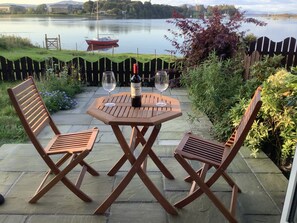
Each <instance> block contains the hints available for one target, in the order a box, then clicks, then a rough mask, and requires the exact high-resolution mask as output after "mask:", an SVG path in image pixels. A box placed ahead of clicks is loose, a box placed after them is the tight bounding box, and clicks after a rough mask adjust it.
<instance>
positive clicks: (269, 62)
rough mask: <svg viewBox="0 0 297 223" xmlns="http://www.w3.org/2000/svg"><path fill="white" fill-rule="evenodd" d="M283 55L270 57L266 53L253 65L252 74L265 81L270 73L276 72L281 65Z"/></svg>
mask: <svg viewBox="0 0 297 223" xmlns="http://www.w3.org/2000/svg"><path fill="white" fill-rule="evenodd" d="M283 58H284V57H283V56H282V55H274V56H273V57H270V56H269V55H265V56H264V58H262V60H260V61H258V62H256V63H255V64H254V65H253V66H252V67H251V76H252V77H254V78H256V79H257V80H258V82H259V83H262V82H263V81H265V80H266V79H267V78H268V77H269V76H270V75H273V74H275V72H276V70H277V69H278V68H279V67H281V61H282V59H283Z"/></svg>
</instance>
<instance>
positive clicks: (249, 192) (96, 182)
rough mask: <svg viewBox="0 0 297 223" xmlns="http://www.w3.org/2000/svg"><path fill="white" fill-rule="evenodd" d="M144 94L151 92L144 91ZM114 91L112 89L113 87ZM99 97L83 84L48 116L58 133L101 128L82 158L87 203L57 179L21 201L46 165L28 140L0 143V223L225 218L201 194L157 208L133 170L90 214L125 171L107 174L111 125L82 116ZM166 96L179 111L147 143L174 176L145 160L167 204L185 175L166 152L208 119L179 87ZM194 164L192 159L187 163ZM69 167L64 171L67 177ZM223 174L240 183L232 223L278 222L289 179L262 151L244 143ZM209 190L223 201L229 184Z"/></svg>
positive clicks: (112, 157) (204, 132)
mask: <svg viewBox="0 0 297 223" xmlns="http://www.w3.org/2000/svg"><path fill="white" fill-rule="evenodd" d="M120 91H129V88H117V89H116V91H115V92H120ZM144 91H155V90H154V89H152V88H145V89H144ZM113 93H114V92H113ZM102 95H106V92H105V91H104V90H103V89H102V88H96V87H88V88H86V91H85V92H84V93H82V94H79V95H78V96H77V100H78V105H77V107H76V108H75V109H73V110H68V111H61V112H58V113H55V114H54V115H53V118H54V120H55V122H56V123H57V125H58V127H59V128H60V130H61V131H62V132H71V131H78V130H82V129H87V128H90V127H94V126H96V127H98V128H99V129H100V133H99V135H98V138H97V140H96V144H95V146H94V149H93V151H92V153H91V154H90V155H89V156H88V158H87V161H88V162H89V163H90V164H91V165H92V166H93V167H94V168H95V169H96V170H98V171H99V172H100V176H98V177H93V176H90V175H88V174H87V175H86V177H85V179H84V182H83V185H82V190H83V191H84V192H86V193H87V194H88V195H89V196H90V197H91V198H92V199H93V202H90V203H85V202H83V201H81V200H80V199H78V198H77V197H76V196H75V195H74V194H73V193H72V192H70V191H69V190H68V189H67V188H66V187H65V186H64V185H62V184H57V185H56V186H55V187H54V188H52V189H51V190H50V191H49V192H48V193H47V194H46V195H45V196H44V197H42V198H41V199H40V200H39V201H38V202H37V203H36V204H29V203H28V200H29V199H30V197H31V196H32V195H33V193H34V192H35V190H36V188H37V187H38V185H39V183H40V181H41V179H42V177H43V175H44V172H45V171H46V170H47V168H46V166H45V164H44V163H43V161H42V160H41V158H40V157H39V155H38V154H37V152H36V151H35V149H34V147H33V146H32V144H31V143H30V142H28V143H23V144H5V145H3V146H2V147H1V148H0V193H2V194H3V195H4V196H5V199H6V202H5V203H4V204H3V205H1V206H0V223H4V222H5V223H6V222H12V223H39V222H44V223H46V222H51V223H52V222H59V223H64V222H65V223H66V222H71V223H80V222H91V223H92V222H102V223H103V222H104V223H115V222H121V223H125V222H127V223H131V222H133V223H137V222H141V223H146V222H152V223H188V222H203V223H205V222H227V221H226V220H225V218H224V216H222V214H221V213H220V212H219V211H218V210H217V209H216V207H214V205H213V204H212V203H211V202H210V200H209V199H208V198H207V197H206V196H204V195H203V196H202V197H200V198H198V199H197V200H195V201H194V202H192V203H191V204H189V205H188V206H186V207H184V208H183V209H180V210H178V215H177V216H171V215H169V214H167V212H165V211H164V209H163V208H162V207H161V206H160V205H159V204H158V202H157V201H156V199H155V198H154V197H153V196H152V195H151V194H150V192H149V191H148V190H147V188H146V187H145V186H144V185H143V183H142V181H141V180H140V179H139V177H138V176H137V175H136V176H135V177H134V178H133V180H132V181H131V183H130V184H129V185H128V186H127V188H126V189H125V190H124V191H123V193H122V194H121V195H120V196H119V197H118V199H117V200H116V201H115V202H114V203H113V204H112V205H111V207H110V208H109V209H108V211H107V213H106V214H104V215H93V212H94V210H95V209H96V208H97V207H98V205H99V204H100V203H101V202H103V201H104V199H105V198H106V197H107V196H108V195H109V194H110V193H111V191H112V190H113V188H114V187H115V185H117V183H118V182H119V181H120V180H121V179H122V178H123V176H124V175H125V174H126V172H127V170H128V169H129V168H130V166H129V164H128V163H126V164H125V165H124V166H123V167H122V168H121V169H120V171H119V172H118V173H117V174H116V175H115V176H113V177H110V176H107V175H106V173H107V171H108V170H109V169H110V168H111V167H112V166H113V164H114V163H115V162H116V161H117V160H118V159H119V157H121V155H122V150H121V149H120V147H119V145H118V143H117V141H116V138H115V136H114V134H113V132H112V130H111V128H110V126H107V125H105V124H104V123H102V122H100V121H98V120H96V119H94V118H92V117H91V116H89V115H88V114H86V109H87V108H88V106H89V105H90V104H91V103H92V101H93V100H94V99H95V98H96V97H100V96H102ZM166 95H170V96H172V97H176V98H178V99H179V100H180V102H181V107H182V110H183V116H182V117H179V118H176V119H174V120H171V121H168V122H166V123H164V124H163V125H162V128H161V131H160V134H159V136H158V138H157V140H156V142H155V144H154V151H155V152H156V154H157V155H158V156H159V157H160V159H161V160H162V162H163V163H164V164H165V166H166V167H168V169H169V170H170V171H171V172H172V174H173V175H174V176H175V179H174V180H168V179H166V178H164V176H163V175H162V174H161V173H160V171H159V170H158V168H157V167H156V166H155V165H154V164H153V163H152V162H151V161H150V160H148V166H147V172H148V175H149V177H150V178H151V179H152V181H153V182H154V184H155V185H156V186H157V187H158V188H159V190H160V191H162V192H163V194H164V195H165V196H166V198H167V199H168V200H169V201H170V202H171V203H174V202H176V201H178V199H179V198H181V197H183V196H184V195H185V194H186V191H187V190H188V189H189V187H190V185H189V184H188V183H186V182H184V181H183V177H184V176H185V175H186V173H185V171H184V170H183V169H182V168H181V167H180V165H179V164H178V163H177V161H176V160H175V159H174V158H173V151H174V148H175V146H176V145H177V144H178V142H179V140H180V139H181V138H182V136H183V133H185V132H188V131H193V132H194V133H196V134H199V135H201V136H203V137H205V138H209V139H211V138H212V136H211V134H210V129H211V127H212V125H211V123H210V122H209V120H208V119H207V117H205V116H204V115H202V114H201V116H200V118H199V120H198V121H194V120H192V119H191V118H190V116H189V114H191V113H192V111H191V103H190V100H189V99H188V96H187V92H186V90H184V89H168V90H167V91H166ZM122 129H123V131H124V135H125V137H126V138H127V139H128V138H129V131H130V127H122ZM51 136H52V134H51V133H50V132H49V131H48V130H47V129H46V130H45V131H43V132H42V133H41V134H40V136H39V137H40V139H41V140H42V142H44V143H46V142H47V141H48V140H49V139H50V138H51ZM192 164H193V165H197V167H198V165H199V164H198V163H192ZM76 171H78V170H76V169H75V171H73V173H71V174H70V178H72V177H74V175H75V172H76ZM228 172H229V173H230V175H231V176H232V177H233V178H234V179H235V181H236V183H238V185H239V186H240V188H241V190H242V193H240V194H239V196H238V205H237V214H236V215H237V219H238V221H239V222H246V223H250V222H269V223H276V222H279V221H280V216H281V211H282V206H283V202H284V198H285V192H286V188H287V184H288V180H287V179H286V178H285V177H284V176H283V175H282V174H281V172H280V171H279V169H278V168H277V167H276V166H275V165H274V164H273V163H272V162H271V160H270V159H269V158H267V157H266V156H265V154H263V153H260V154H259V157H258V158H257V159H255V158H252V157H250V153H249V150H248V149H247V148H245V147H243V148H242V149H241V150H240V153H239V154H238V155H237V157H236V158H235V160H234V161H233V163H232V164H231V166H230V168H229V169H228ZM213 190H214V191H216V194H217V195H218V196H219V197H220V198H221V199H223V200H224V201H226V202H229V199H230V195H231V193H230V189H229V188H228V186H227V185H226V183H225V182H224V181H223V180H222V181H219V182H218V183H217V184H215V185H214V186H213Z"/></svg>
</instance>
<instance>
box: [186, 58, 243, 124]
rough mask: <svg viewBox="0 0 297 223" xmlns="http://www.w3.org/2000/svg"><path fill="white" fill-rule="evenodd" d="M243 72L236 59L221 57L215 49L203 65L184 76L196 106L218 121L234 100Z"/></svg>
mask: <svg viewBox="0 0 297 223" xmlns="http://www.w3.org/2000/svg"><path fill="white" fill-rule="evenodd" d="M241 74H242V68H241V67H240V63H238V61H237V60H235V59H230V60H220V59H219V57H218V56H216V55H215V53H212V54H211V55H210V56H209V57H208V59H207V60H205V61H204V62H203V63H201V64H200V66H198V67H194V68H191V69H189V70H188V71H187V72H186V73H185V74H184V75H183V76H182V83H183V84H184V85H186V87H187V88H188V91H189V96H190V98H191V101H192V102H193V106H194V107H195V108H197V109H198V110H200V111H202V112H204V113H205V114H206V115H207V116H208V117H209V119H210V120H211V121H212V123H214V124H216V123H218V122H220V121H221V119H222V115H223V114H225V113H227V111H228V110H229V109H230V108H231V107H232V105H233V104H234V103H235V101H234V99H235V98H234V95H236V94H237V92H238V91H239V88H240V86H241V84H242V78H241Z"/></svg>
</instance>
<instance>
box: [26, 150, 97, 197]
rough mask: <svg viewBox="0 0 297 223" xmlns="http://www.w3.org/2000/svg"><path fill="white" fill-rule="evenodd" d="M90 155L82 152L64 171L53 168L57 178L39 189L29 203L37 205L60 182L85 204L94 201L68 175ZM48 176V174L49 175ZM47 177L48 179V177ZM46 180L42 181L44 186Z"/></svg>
mask: <svg viewBox="0 0 297 223" xmlns="http://www.w3.org/2000/svg"><path fill="white" fill-rule="evenodd" d="M87 155H88V152H87V151H85V152H82V153H80V154H79V155H77V156H76V157H75V158H74V159H73V161H72V162H70V163H69V164H68V165H67V166H66V167H65V168H64V169H63V170H62V171H60V170H59V169H58V168H57V167H56V166H54V167H52V168H53V169H52V171H51V173H53V174H55V177H54V178H53V179H51V180H50V181H49V182H48V183H47V184H46V185H45V186H42V187H39V188H38V189H37V191H36V193H35V195H34V196H33V198H31V200H30V201H29V203H36V202H37V201H38V200H39V199H40V198H41V197H42V196H43V195H45V194H46V193H47V192H48V191H49V190H50V189H51V188H52V187H53V186H54V185H56V184H57V183H58V182H59V181H61V182H62V183H63V184H64V185H65V186H66V187H68V188H69V189H70V190H71V191H72V192H73V193H74V194H75V195H76V196H78V197H79V198H80V199H81V200H83V201H85V202H90V201H92V199H91V198H90V197H89V196H88V195H86V194H85V193H84V192H83V191H81V190H80V189H79V188H78V187H77V186H75V185H74V184H73V183H72V182H71V181H70V180H69V179H68V178H67V177H66V175H67V174H68V173H69V172H70V171H71V170H72V169H73V168H74V167H76V166H77V165H78V164H79V163H81V162H82V161H83V159H84V158H85V157H86V156H87ZM47 176H48V174H47ZM47 176H46V177H47ZM43 183H44V180H43V181H42V184H43Z"/></svg>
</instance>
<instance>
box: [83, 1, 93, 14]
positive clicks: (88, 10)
mask: <svg viewBox="0 0 297 223" xmlns="http://www.w3.org/2000/svg"><path fill="white" fill-rule="evenodd" d="M93 8H94V2H93V1H90V0H89V1H87V2H85V3H84V4H83V9H84V11H85V12H86V13H89V14H91V13H92V12H93Z"/></svg>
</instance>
